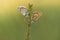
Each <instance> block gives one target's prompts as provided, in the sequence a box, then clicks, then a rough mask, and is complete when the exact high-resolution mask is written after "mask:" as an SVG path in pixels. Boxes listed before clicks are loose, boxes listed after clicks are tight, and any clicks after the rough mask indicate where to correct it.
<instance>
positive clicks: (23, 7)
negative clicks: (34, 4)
mask: <svg viewBox="0 0 60 40" xmlns="http://www.w3.org/2000/svg"><path fill="white" fill-rule="evenodd" d="M17 9H18V11H19V12H20V13H21V14H22V15H23V16H25V17H27V16H28V10H27V8H26V7H25V6H18V7H17Z"/></svg>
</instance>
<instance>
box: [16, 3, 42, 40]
mask: <svg viewBox="0 0 60 40" xmlns="http://www.w3.org/2000/svg"><path fill="white" fill-rule="evenodd" d="M32 8H33V4H30V3H29V4H28V8H27V7H25V6H18V8H17V9H18V11H19V12H20V13H21V14H22V15H23V16H24V19H25V18H27V19H26V20H27V23H28V24H27V25H28V26H27V27H28V29H27V36H26V39H25V40H30V32H31V24H32V23H35V22H37V21H38V19H39V18H40V17H41V16H42V13H41V12H38V11H37V10H36V11H33V9H32Z"/></svg>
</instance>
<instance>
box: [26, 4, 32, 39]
mask: <svg viewBox="0 0 60 40" xmlns="http://www.w3.org/2000/svg"><path fill="white" fill-rule="evenodd" d="M28 10H29V14H28V31H27V38H26V40H30V31H31V11H32V5H30V4H29V9H28Z"/></svg>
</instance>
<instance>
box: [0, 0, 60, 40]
mask: <svg viewBox="0 0 60 40" xmlns="http://www.w3.org/2000/svg"><path fill="white" fill-rule="evenodd" d="M29 2H30V3H32V4H33V5H34V6H33V10H37V11H41V12H42V13H43V16H42V17H41V18H40V20H38V21H37V22H36V23H34V24H32V25H31V39H30V40H60V0H0V40H25V36H26V30H27V24H26V22H25V21H24V17H23V16H22V15H21V14H19V12H18V11H17V9H16V8H17V7H18V6H21V5H24V6H26V7H27V5H28V3H29Z"/></svg>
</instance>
